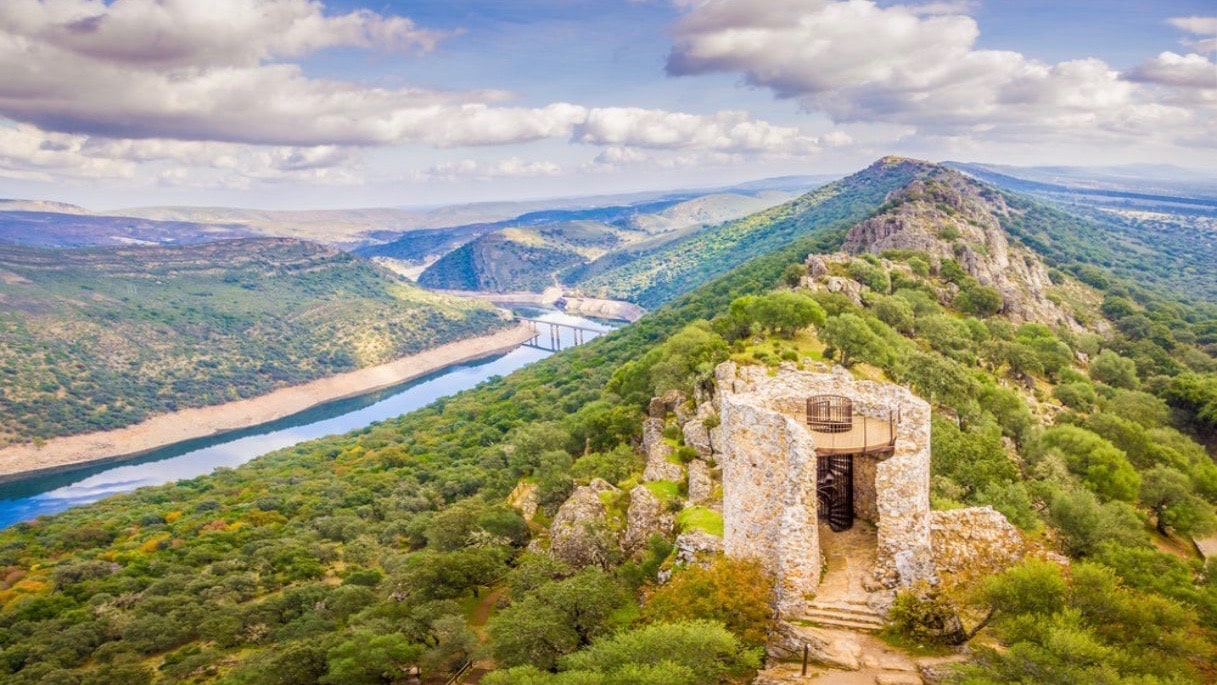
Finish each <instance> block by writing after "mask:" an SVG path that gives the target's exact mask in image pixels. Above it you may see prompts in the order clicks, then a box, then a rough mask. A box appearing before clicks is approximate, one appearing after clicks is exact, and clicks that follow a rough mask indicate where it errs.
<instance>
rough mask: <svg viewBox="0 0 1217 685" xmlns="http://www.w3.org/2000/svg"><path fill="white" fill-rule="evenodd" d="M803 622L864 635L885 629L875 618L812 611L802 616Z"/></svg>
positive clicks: (881, 622)
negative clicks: (853, 631)
mask: <svg viewBox="0 0 1217 685" xmlns="http://www.w3.org/2000/svg"><path fill="white" fill-rule="evenodd" d="M803 620H805V621H809V622H811V623H815V624H817V625H821V626H825V627H829V628H845V629H846V630H855V631H859V632H864V633H876V632H879V631H880V630H883V629H884V628H885V627H886V625H885V624H884V623H883V621H881V620H879V619H877V618H867V617H865V616H857V615H854V614H839V613H830V612H825V611H817V610H814V609H813V610H811V611H808V612H807V613H806V614H804V615H803Z"/></svg>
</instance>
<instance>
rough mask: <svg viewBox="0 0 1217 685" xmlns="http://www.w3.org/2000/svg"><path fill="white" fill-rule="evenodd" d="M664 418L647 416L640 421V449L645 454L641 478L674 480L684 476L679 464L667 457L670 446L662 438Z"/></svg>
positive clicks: (670, 453)
mask: <svg viewBox="0 0 1217 685" xmlns="http://www.w3.org/2000/svg"><path fill="white" fill-rule="evenodd" d="M663 429H664V420H663V419H662V418H655V417H654V416H651V417H648V418H646V419H644V420H643V422H642V451H643V454H645V455H646V464H647V465H646V470H644V471H643V473H642V479H643V480H646V481H653V480H674V481H679V480H680V479H681V478H683V477H684V471H683V470H682V469H681V467H680V464H676V463H673V462H672V461H671V460H669V459H668V457H670V456H672V451H673V450H672V447H671V445H669V444H668V443H667V442H666V441H664V439H663Z"/></svg>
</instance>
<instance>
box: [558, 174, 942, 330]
mask: <svg viewBox="0 0 1217 685" xmlns="http://www.w3.org/2000/svg"><path fill="white" fill-rule="evenodd" d="M928 166H929V165H928V164H927V163H925V162H918V161H915V160H909V159H901V158H896V157H889V158H884V159H882V160H879V161H878V162H876V163H875V164H873V165H871V166H870V167H868V168H866V169H864V170H862V171H860V172H858V173H856V174H853V175H852V176H848V177H846V178H843V179H841V180H840V181H836V182H833V183H830V184H828V185H826V186H823V187H821V188H817V189H816V190H813V191H811V192H810V193H807V194H805V195H802V196H800V197H798V198H796V199H794V200H791V201H790V202H787V203H785V204H782V205H778V206H777V207H773V208H771V209H767V210H765V211H763V212H759V213H757V214H753V215H750V216H747V217H744V218H742V219H737V220H735V221H729V222H727V223H724V224H720V225H718V226H713V227H710V228H707V229H704V230H702V231H699V232H697V233H695V234H693V235H691V236H688V237H687V238H684V239H683V240H679V241H675V242H672V243H669V244H667V245H664V246H663V247H661V248H659V249H657V250H652V251H648V252H645V253H640V254H638V255H637V259H634V260H632V261H628V262H626V263H624V264H621V265H620V266H616V267H615V268H612V267H610V268H609V269H608V270H602V269H599V268H597V266H596V265H595V263H593V264H592V265H591V266H590V267H588V268H587V269H586V270H584V271H581V272H580V274H583V273H586V274H587V277H586V278H584V279H583V280H580V281H578V282H571V283H570V285H572V286H574V287H576V288H578V289H579V290H581V291H583V292H584V293H586V294H588V295H592V296H595V297H608V298H612V299H619V300H628V301H630V302H634V303H635V304H638V305H641V306H643V307H645V308H647V309H654V308H655V307H658V306H659V305H661V304H664V303H666V302H668V301H670V300H672V299H673V298H674V297H676V296H678V295H680V294H681V293H684V292H688V291H689V290H691V289H693V288H695V287H697V286H699V285H701V284H702V283H705V282H707V281H710V280H712V279H714V278H716V277H718V276H721V275H723V274H725V273H727V272H728V271H730V270H731V269H733V268H735V267H736V266H739V265H740V264H743V263H744V262H746V261H748V260H750V259H753V258H755V257H758V256H760V255H764V254H767V253H769V252H772V251H773V250H776V249H779V248H781V247H783V246H785V245H788V244H789V243H790V242H791V241H793V240H795V239H797V238H802V237H805V236H816V237H820V238H823V239H825V240H826V241H827V242H826V243H824V244H825V246H826V247H835V246H836V245H837V244H839V243H840V239H841V238H842V237H843V236H844V234H845V229H847V228H849V226H850V224H852V223H854V222H856V221H859V220H861V219H863V218H865V217H866V215H867V214H868V213H870V212H872V211H874V209H875V208H876V207H877V206H879V205H880V204H881V203H882V202H883V200H884V198H885V197H886V195H887V194H888V193H889V192H892V191H894V190H897V189H899V188H901V187H903V186H904V185H905V184H906V183H908V182H909V181H910V180H912V179H913V178H914V177H915V176H916V175H917V174H919V173H924V172H925V171H926V169H927V168H928ZM608 259H612V260H615V261H613V262H612V263H613V264H617V263H620V262H621V259H620V258H619V257H617V256H615V255H609V256H608Z"/></svg>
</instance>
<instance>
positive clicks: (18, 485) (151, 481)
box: [0, 309, 614, 528]
mask: <svg viewBox="0 0 1217 685" xmlns="http://www.w3.org/2000/svg"><path fill="white" fill-rule="evenodd" d="M518 313H519V314H521V315H522V316H527V317H529V318H534V319H540V320H543V321H551V322H555V323H565V324H570V325H573V326H581V327H584V328H590V329H593V330H599V331H609V330H612V329H613V328H614V326H613V325H609V324H605V323H604V322H601V321H594V320H591V319H585V318H582V317H578V316H571V315H569V314H565V313H563V312H559V311H555V310H537V309H520V310H518ZM543 337H545V338H546V339H547V338H548V333H547V332H546V333H545V335H544V336H543ZM588 339H590V337H589V338H585V339H584V342H586V340H588ZM574 344H575V341H574V340H573V337H572V335H571V333H570V331H569V330H564V331H563V332H562V348H563V349H565V348H567V347H570V346H573V345H574ZM550 354H552V353H551V352H548V351H545V350H539V349H535V348H531V347H517V348H516V349H514V350H512V351H511V352H508V353H507V354H503V355H499V356H497V357H490V358H487V359H482V360H479V361H476V362H469V363H465V364H456V365H453V366H449V367H447V368H445V369H441V370H439V371H436V372H435V373H432V374H430V375H427V376H423V377H421V378H416V379H414V380H412V381H409V382H407V383H402V384H401V385H398V386H394V387H391V388H386V389H384V390H379V391H376V392H372V393H368V394H366V395H361V396H359V397H354V398H351V399H346V400H339V401H337V402H330V403H328V404H323V405H320V406H317V407H313V408H312V409H308V410H306V411H303V412H300V413H299V414H293V415H292V416H288V417H285V418H282V419H279V420H278V421H272V422H270V423H265V424H262V425H259V426H254V427H252V428H246V429H243V430H239V431H232V432H229V433H221V434H219V435H213V436H209V437H206V438H199V439H196V440H188V441H186V442H181V443H177V444H173V445H168V446H165V447H162V448H160V449H158V450H156V451H153V452H149V453H147V454H144V455H141V456H139V457H136V458H133V459H128V460H124V461H121V462H110V463H105V464H100V465H97V466H87V467H83V468H80V469H74V470H72V471H66V472H62V473H52V474H47V475H42V476H33V477H31V478H26V479H23V480H15V481H11V482H8V483H3V484H0V528H7V527H8V526H11V525H13V524H15V523H19V522H21V521H28V520H31V519H33V518H36V517H38V516H42V515H44V514H54V513H57V512H60V511H64V510H65V509H69V508H71V507H75V506H80V505H82V504H89V503H90V502H96V501H97V500H100V499H102V498H104V497H108V496H110V495H116V494H119V493H123V492H130V491H131V490H134V489H136V488H140V487H144V486H147V485H161V484H164V483H171V482H173V481H176V480H182V479H184V478H195V477H197V476H201V475H204V474H208V473H211V472H212V471H214V470H216V469H217V468H220V467H230V468H231V467H235V466H240V465H241V464H244V463H245V462H247V461H250V460H251V459H255V458H257V457H259V456H261V455H263V454H266V453H268V452H273V451H275V450H278V449H283V448H284V447H291V446H292V445H295V444H297V443H301V442H304V441H306V440H313V439H316V438H321V437H325V436H327V435H335V434H338V433H346V432H348V431H352V430H355V429H357V428H363V427H364V426H367V425H369V424H372V423H375V422H376V421H383V420H385V419H390V418H394V417H397V416H400V415H402V414H405V413H407V412H411V411H414V410H415V409H421V408H422V407H425V406H427V405H428V404H431V403H432V402H434V401H435V400H438V399H440V398H442V397H447V396H448V395H452V394H455V393H458V392H460V391H462V390H468V389H469V388H472V387H474V386H475V385H477V384H478V383H481V382H482V381H484V380H486V379H488V378H491V377H493V376H505V375H507V374H509V373H511V372H512V371H515V370H516V369H519V368H521V367H524V366H526V365H528V364H530V363H532V362H535V361H537V360H539V359H543V358H545V357H548V356H549V355H550Z"/></svg>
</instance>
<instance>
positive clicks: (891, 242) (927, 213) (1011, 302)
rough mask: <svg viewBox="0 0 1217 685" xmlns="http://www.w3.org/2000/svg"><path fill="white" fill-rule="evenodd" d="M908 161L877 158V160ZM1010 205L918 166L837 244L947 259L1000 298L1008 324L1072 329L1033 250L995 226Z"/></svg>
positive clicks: (958, 177)
mask: <svg viewBox="0 0 1217 685" xmlns="http://www.w3.org/2000/svg"><path fill="white" fill-rule="evenodd" d="M884 162H887V163H892V164H894V163H902V164H904V163H908V160H899V161H896V160H894V159H890V158H889V159H888V160H881V161H880V162H879V163H884ZM1015 211H1016V210H1014V209H1012V208H1011V207H1009V206H1008V205H1007V204H1006V201H1005V197H1004V196H1003V195H1002V194H1001V193H1000V192H999V191H997V190H995V189H992V188H989V187H986V186H983V185H981V184H979V183H977V182H975V181H973V180H972V179H969V178H968V177H966V176H964V175H962V174H960V173H958V172H956V171H953V170H951V169H948V168H946V167H942V166H938V165H933V164H924V166H923V167H922V168H921V169H920V173H919V174H918V175H917V178H915V179H914V180H912V181H911V182H909V183H908V184H907V185H905V186H904V187H903V188H901V189H900V190H898V191H895V192H893V193H890V194H889V195H888V197H887V201H886V202H885V203H884V205H883V206H882V207H881V208H880V211H879V213H877V214H876V215H875V216H873V217H871V218H870V219H867V220H865V221H862V222H860V223H858V224H855V225H854V226H853V227H852V228H851V229H850V230H849V233H848V234H847V235H846V238H845V243H844V245H843V249H844V250H845V251H846V252H848V253H850V254H859V253H863V252H871V253H875V254H878V253H882V252H884V251H886V250H916V251H919V252H924V253H926V254H927V255H928V256H929V257H930V259H931V261H932V262H933V266H935V267H936V268H941V265H942V263H943V261H945V260H955V261H956V262H957V263H958V264H959V265H960V266H961V267H963V270H964V271H966V272H967V273H968V275H970V276H972V277H973V278H975V279H976V281H977V282H979V283H980V285H983V286H988V287H991V288H995V289H996V290H997V291H998V292H999V293H1001V296H1002V302H1003V307H1002V313H1003V314H1005V315H1006V316H1007V317H1009V318H1010V319H1011V320H1013V321H1015V322H1027V321H1036V322H1039V323H1044V324H1048V325H1052V326H1057V325H1064V326H1068V327H1070V328H1076V327H1077V326H1078V324H1077V322H1076V321H1075V320H1074V319H1073V317H1072V316H1071V315H1070V314H1068V313H1067V312H1066V311H1064V310H1063V309H1062V308H1061V307H1060V306H1058V305H1057V304H1056V303H1054V302H1053V301H1052V300H1051V299H1049V297H1048V289H1049V288H1050V287H1051V286H1052V280H1051V279H1050V278H1049V276H1048V268H1047V267H1046V266H1045V265H1044V262H1043V261H1042V260H1041V259H1040V258H1039V256H1038V255H1036V254H1035V253H1034V252H1032V251H1031V250H1029V249H1028V248H1026V247H1025V246H1023V245H1021V244H1019V243H1017V242H1011V241H1010V239H1009V237H1008V236H1007V234H1006V231H1005V229H1004V228H1003V227H1002V222H1003V221H1004V220H1008V219H1009V218H1010V217H1011V216H1013V213H1014V212H1015Z"/></svg>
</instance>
